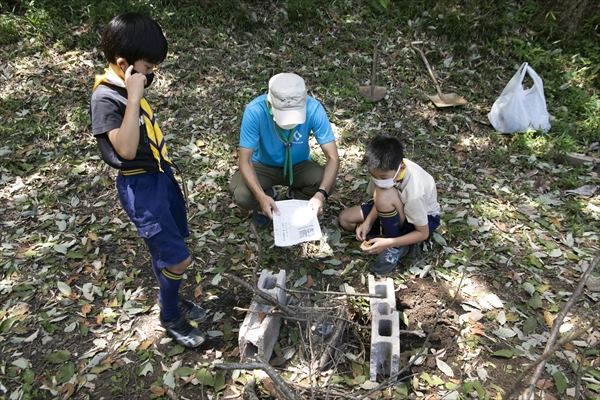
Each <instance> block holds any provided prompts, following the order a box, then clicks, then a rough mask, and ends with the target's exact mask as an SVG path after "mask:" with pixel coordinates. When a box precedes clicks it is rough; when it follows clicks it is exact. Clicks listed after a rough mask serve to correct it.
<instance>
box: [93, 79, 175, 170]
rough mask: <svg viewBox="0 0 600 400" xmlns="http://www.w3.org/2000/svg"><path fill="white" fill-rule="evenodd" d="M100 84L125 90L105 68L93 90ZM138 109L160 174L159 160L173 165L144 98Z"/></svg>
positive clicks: (123, 82)
mask: <svg viewBox="0 0 600 400" xmlns="http://www.w3.org/2000/svg"><path fill="white" fill-rule="evenodd" d="M102 83H107V84H109V85H113V86H118V87H122V88H126V86H125V81H124V80H123V78H121V77H120V76H119V75H117V74H116V73H115V71H113V69H112V68H106V69H105V70H104V74H102V75H96V80H95V82H94V88H93V90H96V88H97V87H98V86H99V85H100V84H102ZM140 108H141V111H142V116H143V117H144V126H145V127H146V135H147V136H148V141H149V142H150V149H151V150H152V155H153V156H154V159H155V160H156V162H157V163H158V169H159V170H160V172H164V171H163V169H162V167H161V165H160V160H161V159H163V160H165V161H166V162H167V163H168V164H169V165H173V162H172V161H171V159H170V158H169V154H168V150H167V143H166V142H165V138H164V137H163V133H162V131H161V129H160V126H158V122H157V121H156V118H155V117H154V113H153V112H152V109H151V108H150V104H148V102H147V101H146V99H145V98H144V97H142V99H141V100H140Z"/></svg>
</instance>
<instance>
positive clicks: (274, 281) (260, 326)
mask: <svg viewBox="0 0 600 400" xmlns="http://www.w3.org/2000/svg"><path fill="white" fill-rule="evenodd" d="M285 280H286V274H285V271H284V270H281V271H279V273H277V274H273V273H272V272H271V271H269V270H262V271H261V273H260V276H259V278H258V284H257V287H258V288H259V289H260V290H261V291H263V292H264V293H266V294H268V295H270V296H271V297H273V298H274V299H276V300H277V302H278V303H279V304H283V305H286V304H287V296H286V293H285V290H284V288H285ZM264 303H265V301H264V300H262V299H261V298H259V297H255V299H254V300H253V301H252V304H250V308H249V311H248V314H246V318H244V322H243V323H242V326H241V327H240V332H239V336H238V344H239V347H240V358H241V360H242V361H245V360H248V359H252V358H255V357H256V356H259V357H261V358H262V359H263V360H265V361H266V362H268V361H269V359H270V358H271V354H272V353H273V347H274V346H275V342H277V338H278V336H279V328H280V327H281V317H279V316H276V315H268V314H269V313H270V312H271V311H273V309H274V308H275V307H273V306H272V305H270V304H264Z"/></svg>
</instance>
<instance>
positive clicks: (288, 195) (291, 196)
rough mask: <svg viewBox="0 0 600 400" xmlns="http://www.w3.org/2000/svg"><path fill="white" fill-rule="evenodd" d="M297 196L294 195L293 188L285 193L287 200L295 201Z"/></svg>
mask: <svg viewBox="0 0 600 400" xmlns="http://www.w3.org/2000/svg"><path fill="white" fill-rule="evenodd" d="M295 195H296V194H295V193H294V189H292V188H291V187H289V188H287V190H286V191H285V199H286V200H293V199H294V198H295V197H294V196H295Z"/></svg>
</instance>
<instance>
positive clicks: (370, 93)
mask: <svg viewBox="0 0 600 400" xmlns="http://www.w3.org/2000/svg"><path fill="white" fill-rule="evenodd" d="M358 91H359V92H360V94H361V95H362V96H363V97H364V98H366V99H367V100H369V101H371V102H376V101H379V100H381V99H383V98H384V97H385V94H386V93H387V90H386V88H384V87H383V86H370V85H369V86H360V87H359V88H358Z"/></svg>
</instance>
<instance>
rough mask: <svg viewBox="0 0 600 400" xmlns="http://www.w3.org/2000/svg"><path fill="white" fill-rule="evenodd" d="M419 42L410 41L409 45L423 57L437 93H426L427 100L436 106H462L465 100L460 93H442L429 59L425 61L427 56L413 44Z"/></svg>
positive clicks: (465, 102)
mask: <svg viewBox="0 0 600 400" xmlns="http://www.w3.org/2000/svg"><path fill="white" fill-rule="evenodd" d="M420 43H422V42H412V43H411V44H410V45H411V47H412V48H413V49H415V50H416V51H418V52H419V54H420V55H421V58H422V59H423V62H424V63H425V66H426V67H427V72H429V76H430V77H431V80H432V81H433V83H434V84H435V88H436V90H437V94H435V95H432V96H430V95H427V97H428V98H429V100H431V101H432V102H433V104H434V105H435V106H436V107H438V108H442V107H455V106H462V105H465V104H467V100H466V99H465V98H464V97H462V96H461V95H458V94H456V93H442V89H441V88H440V84H439V83H438V81H437V79H436V78H435V75H434V74H433V70H432V69H431V66H430V65H429V61H427V58H426V57H425V53H423V50H421V49H420V48H418V47H417V46H415V44H420Z"/></svg>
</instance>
